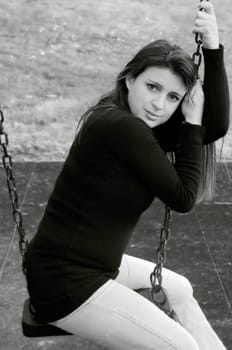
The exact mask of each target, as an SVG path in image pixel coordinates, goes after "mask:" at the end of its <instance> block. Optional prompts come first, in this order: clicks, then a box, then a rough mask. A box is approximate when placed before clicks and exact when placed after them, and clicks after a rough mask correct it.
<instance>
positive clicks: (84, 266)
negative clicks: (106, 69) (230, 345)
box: [27, 1, 229, 350]
mask: <svg viewBox="0 0 232 350" xmlns="http://www.w3.org/2000/svg"><path fill="white" fill-rule="evenodd" d="M201 8H203V9H204V10H205V12H201V11H199V10H198V11H197V15H196V19H195V26H194V32H199V33H200V34H201V36H202V40H203V53H204V59H205V80H204V91H205V94H204V93H203V89H202V86H201V83H200V81H199V80H196V81H195V79H194V67H193V62H192V60H191V57H190V56H189V55H187V54H186V53H185V52H184V51H183V50H182V49H181V48H180V47H178V46H176V45H174V46H172V45H171V44H169V42H167V41H165V40H159V41H155V42H152V43H151V44H149V45H147V46H146V47H144V48H143V49H141V50H140V51H139V52H138V53H137V55H136V56H135V57H134V58H133V59H132V60H131V61H130V62H129V63H128V64H127V65H126V67H125V69H124V70H123V71H122V72H121V73H120V74H119V76H118V79H117V83H116V87H115V89H114V90H113V91H111V92H110V93H108V94H107V95H106V96H104V97H103V98H101V99H100V100H99V102H98V103H97V104H96V105H95V106H94V107H93V108H91V109H90V110H88V111H87V112H86V113H85V115H84V116H83V118H82V121H83V122H82V124H81V126H80V128H79V131H78V134H77V136H76V138H75V140H74V142H73V144H72V147H71V150H70V152H69V155H68V157H67V159H66V161H65V163H64V166H63V168H62V171H61V173H60V175H59V176H58V178H57V181H56V184H55V187H54V190H53V192H52V194H51V196H50V198H49V200H48V204H47V207H46V210H45V213H44V216H43V218H42V220H41V223H40V225H39V228H38V232H37V234H36V235H35V237H34V238H33V240H32V241H31V243H30V248H29V253H28V256H27V282H28V291H29V295H30V300H31V304H32V306H33V308H34V309H35V312H36V315H37V317H38V318H39V319H40V320H42V321H43V322H47V323H51V324H54V325H56V326H58V327H60V328H62V329H64V330H66V331H68V332H70V333H73V334H77V335H79V336H81V337H86V338H87V339H89V340H91V341H93V342H95V343H98V344H100V345H103V346H105V347H106V348H107V349H123V350H125V349H126V350H130V349H131V350H132V349H133V350H135V349H159V350H162V349H163V350H164V349H165V350H169V349H170V350H171V349H172V350H173V349H178V350H186V349H188V350H197V349H200V350H222V349H225V347H224V346H223V344H222V343H221V341H220V340H219V339H218V337H217V335H216V334H215V332H214V331H213V330H212V328H211V326H210V325H209V323H208V321H207V320H206V318H205V316H204V314H203V312H202V311H201V309H200V307H199V305H198V303H197V302H196V300H195V299H194V297H193V291H192V287H191V284H190V282H189V281H188V280H187V279H186V278H185V277H183V276H180V275H178V274H176V273H174V272H172V271H170V270H167V269H165V270H164V272H163V275H164V276H163V287H164V289H165V291H166V293H167V295H168V300H169V303H170V305H171V307H172V308H173V310H174V311H175V313H176V315H177V317H178V320H179V321H178V322H176V321H174V320H173V319H171V318H169V317H168V316H167V315H166V314H165V313H164V312H162V311H161V310H160V309H159V308H157V306H156V305H155V304H153V303H151V302H150V301H149V300H147V299H145V298H144V297H143V296H141V295H140V294H138V293H136V292H135V291H134V290H136V289H140V288H149V287H150V279H149V278H150V273H151V272H152V271H153V269H154V264H153V263H152V262H148V261H145V260H142V259H138V258H136V257H132V256H128V255H125V254H124V252H125V249H126V247H127V244H128V241H129V239H130V237H131V234H132V232H133V229H134V227H135V225H136V223H137V222H138V219H139V217H140V215H141V213H142V212H143V211H144V210H146V209H147V208H148V207H149V205H150V204H151V202H152V201H153V200H154V198H155V197H158V198H159V199H161V200H162V201H163V202H164V203H165V204H167V205H168V206H170V207H171V208H172V209H173V210H176V211H179V212H186V211H189V210H190V209H191V208H192V207H193V205H194V203H195V201H196V198H197V193H198V188H199V183H200V179H201V176H202V175H201V168H202V162H203V160H202V154H203V152H202V150H203V145H204V144H208V143H210V142H213V141H215V140H217V139H218V138H220V137H222V136H224V134H225V133H226V131H227V129H228V116H229V113H228V109H229V107H228V105H229V102H228V101H229V94H228V85H227V78H226V73H225V69H224V63H223V47H222V46H221V45H219V41H218V30H217V23H216V18H215V15H214V9H213V6H212V4H211V3H209V2H207V1H203V2H202V3H201ZM204 95H205V97H204ZM167 151H172V152H174V153H175V165H173V164H171V163H170V162H169V161H168V160H167V158H166V152H167Z"/></svg>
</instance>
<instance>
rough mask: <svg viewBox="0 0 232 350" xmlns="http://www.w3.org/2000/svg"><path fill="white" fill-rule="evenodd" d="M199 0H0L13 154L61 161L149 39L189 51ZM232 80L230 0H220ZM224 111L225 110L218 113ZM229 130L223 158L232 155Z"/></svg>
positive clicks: (1, 89) (0, 91)
mask: <svg viewBox="0 0 232 350" xmlns="http://www.w3.org/2000/svg"><path fill="white" fill-rule="evenodd" d="M197 4H198V1H196V0H165V1H157V0H127V1H123V0H117V1H115V0H98V1H96V0H78V1H74V0H63V1H61V0H56V1H55V0H50V1H49V0H10V1H8V2H7V1H5V0H0V20H1V32H0V41H1V47H0V68H1V79H0V104H1V108H2V109H3V111H4V115H5V119H6V120H5V130H6V131H7V132H8V133H9V138H10V146H9V151H10V153H11V154H12V155H13V157H14V159H15V160H18V161H24V160H34V161H40V160H63V159H64V157H65V155H66V154H67V151H68V149H69V146H70V144H71V142H72V139H73V136H74V134H75V128H76V123H77V120H78V118H79V116H80V114H81V113H82V112H83V111H84V110H85V109H86V108H87V106H89V105H91V104H92V103H93V102H95V101H96V99H97V98H98V97H99V95H101V94H102V93H103V92H105V91H107V90H108V89H109V88H110V87H111V86H112V84H113V82H114V78H115V76H116V74H117V73H118V71H119V70H120V69H121V68H122V67H123V65H124V64H125V63H126V62H127V60H128V59H129V58H130V57H131V56H132V55H133V54H134V53H135V52H136V51H137V49H139V48H140V47H141V46H143V45H144V44H146V43H147V42H149V41H151V40H154V39H157V38H169V39H170V40H172V41H175V42H177V43H178V44H181V45H182V46H183V47H184V48H185V49H187V50H188V51H189V52H192V51H193V50H194V48H195V44H194V37H193V35H192V33H191V32H192V23H193V18H194V15H195V10H196V6H197ZM214 5H215V10H216V13H217V17H218V24H219V28H220V40H221V42H222V43H223V44H224V46H225V61H226V67H227V72H228V78H229V84H230V87H231V84H232V62H231V59H230V58H231V57H232V42H231V40H230V36H231V33H230V28H231V15H232V10H231V0H220V1H219V0H215V1H214ZM219 117H220V116H219ZM231 136H232V130H230V132H229V133H228V135H227V137H226V138H225V145H224V152H223V158H224V159H225V160H232V141H231Z"/></svg>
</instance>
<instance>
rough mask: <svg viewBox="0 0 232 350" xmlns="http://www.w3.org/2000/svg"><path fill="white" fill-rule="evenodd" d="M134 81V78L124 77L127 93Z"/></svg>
mask: <svg viewBox="0 0 232 350" xmlns="http://www.w3.org/2000/svg"><path fill="white" fill-rule="evenodd" d="M133 81H134V78H132V77H130V76H129V75H128V76H126V87H127V89H128V91H130V88H131V85H132V83H133Z"/></svg>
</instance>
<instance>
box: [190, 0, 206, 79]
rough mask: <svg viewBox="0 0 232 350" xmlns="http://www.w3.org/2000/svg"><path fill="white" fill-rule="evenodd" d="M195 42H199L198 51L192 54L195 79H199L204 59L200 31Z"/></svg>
mask: <svg viewBox="0 0 232 350" xmlns="http://www.w3.org/2000/svg"><path fill="white" fill-rule="evenodd" d="M202 1H203V0H200V2H202ZM206 1H209V0H206ZM200 11H204V10H203V9H200ZM195 42H196V44H197V48H196V51H195V52H194V53H193V55H192V60H193V64H194V76H195V79H198V77H199V74H198V73H199V68H200V65H201V61H202V54H201V45H202V40H201V39H200V34H199V33H196V35H195Z"/></svg>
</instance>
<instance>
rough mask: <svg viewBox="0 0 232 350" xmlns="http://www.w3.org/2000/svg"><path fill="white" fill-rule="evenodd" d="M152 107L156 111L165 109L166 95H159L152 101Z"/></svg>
mask: <svg viewBox="0 0 232 350" xmlns="http://www.w3.org/2000/svg"><path fill="white" fill-rule="evenodd" d="M151 102H152V106H153V107H154V108H156V109H163V108H164V104H165V95H162V94H159V95H156V96H155V97H154V98H153V99H152V101H151Z"/></svg>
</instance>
